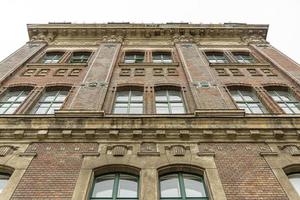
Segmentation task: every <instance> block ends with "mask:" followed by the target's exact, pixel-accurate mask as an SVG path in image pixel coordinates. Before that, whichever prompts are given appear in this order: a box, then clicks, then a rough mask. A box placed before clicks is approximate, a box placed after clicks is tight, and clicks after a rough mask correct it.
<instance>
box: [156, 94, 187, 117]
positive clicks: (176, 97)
mask: <svg viewBox="0 0 300 200" xmlns="http://www.w3.org/2000/svg"><path fill="white" fill-rule="evenodd" d="M155 106H156V113H157V114H183V113H185V107H184V103H183V100H182V96H181V92H180V91H177V90H159V91H156V92H155Z"/></svg>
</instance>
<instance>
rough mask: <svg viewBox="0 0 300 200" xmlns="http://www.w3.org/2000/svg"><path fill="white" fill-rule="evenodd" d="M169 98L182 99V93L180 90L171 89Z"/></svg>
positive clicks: (171, 99)
mask: <svg viewBox="0 0 300 200" xmlns="http://www.w3.org/2000/svg"><path fill="white" fill-rule="evenodd" d="M169 100H170V101H181V95H180V92H178V91H169Z"/></svg>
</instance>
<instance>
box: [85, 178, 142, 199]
mask: <svg viewBox="0 0 300 200" xmlns="http://www.w3.org/2000/svg"><path fill="white" fill-rule="evenodd" d="M112 174H113V175H114V179H113V180H114V183H113V188H112V197H92V195H93V192H94V188H95V180H96V178H98V177H101V176H106V175H112ZM121 175H129V176H132V177H135V178H136V183H137V191H136V193H137V197H134V198H133V197H118V190H119V184H120V176H121ZM116 181H117V183H116ZM139 198H140V177H139V175H135V174H131V173H126V172H111V173H104V174H99V175H97V176H94V178H93V183H92V187H91V190H90V194H89V198H88V199H89V200H101V199H102V200H127V199H128V200H139Z"/></svg>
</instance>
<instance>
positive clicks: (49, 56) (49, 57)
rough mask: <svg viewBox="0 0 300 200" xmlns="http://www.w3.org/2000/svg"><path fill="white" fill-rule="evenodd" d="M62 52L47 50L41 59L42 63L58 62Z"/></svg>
mask: <svg viewBox="0 0 300 200" xmlns="http://www.w3.org/2000/svg"><path fill="white" fill-rule="evenodd" d="M62 56H63V53H62V52H47V53H46V54H45V56H44V57H43V59H42V63H45V64H50V63H59V61H60V59H61V58H62Z"/></svg>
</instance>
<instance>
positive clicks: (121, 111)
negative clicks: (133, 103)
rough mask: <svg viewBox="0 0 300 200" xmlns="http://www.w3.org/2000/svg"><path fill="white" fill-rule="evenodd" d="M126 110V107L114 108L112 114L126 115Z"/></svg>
mask: <svg viewBox="0 0 300 200" xmlns="http://www.w3.org/2000/svg"><path fill="white" fill-rule="evenodd" d="M127 110H128V108H127V107H115V109H114V113H115V114H126V113H127Z"/></svg>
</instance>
